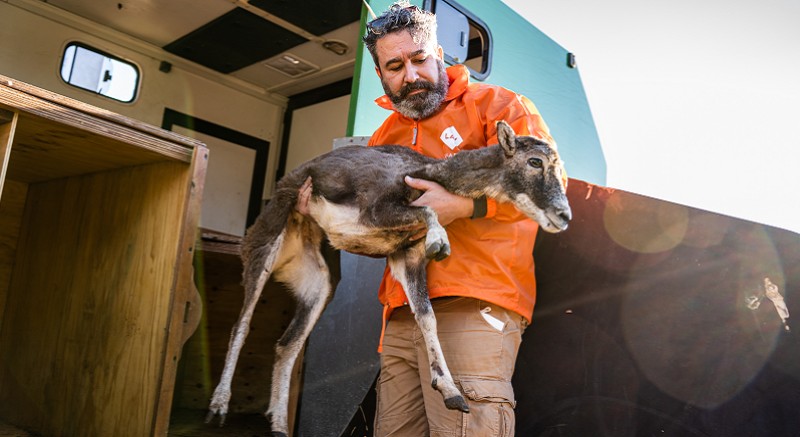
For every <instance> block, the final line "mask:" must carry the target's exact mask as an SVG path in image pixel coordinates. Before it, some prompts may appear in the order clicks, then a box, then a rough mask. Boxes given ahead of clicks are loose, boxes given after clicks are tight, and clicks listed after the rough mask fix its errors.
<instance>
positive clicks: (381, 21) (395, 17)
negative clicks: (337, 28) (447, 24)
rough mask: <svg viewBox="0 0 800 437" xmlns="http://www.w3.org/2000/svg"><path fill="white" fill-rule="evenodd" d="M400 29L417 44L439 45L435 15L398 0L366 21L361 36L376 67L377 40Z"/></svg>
mask: <svg viewBox="0 0 800 437" xmlns="http://www.w3.org/2000/svg"><path fill="white" fill-rule="evenodd" d="M402 30H406V31H408V33H409V34H411V38H413V39H414V42H415V43H417V44H420V43H423V44H428V45H432V47H434V48H435V47H437V46H438V45H439V42H438V40H437V39H436V16H435V15H433V13H432V12H429V11H426V10H423V9H419V8H417V7H416V6H413V5H412V4H411V3H409V2H408V1H407V0H400V1H398V2H396V3H393V4H392V5H391V6H389V9H387V10H386V12H384V13H382V14H381V15H379V16H378V17H377V18H375V19H374V20H372V21H370V22H369V23H367V34H366V35H364V38H363V39H364V44H366V46H367V50H369V53H370V54H371V55H372V60H373V61H374V62H375V65H376V66H377V67H378V68H380V66H379V65H378V53H377V49H376V45H377V43H378V40H379V39H381V38H383V37H384V36H386V35H388V34H390V33H395V32H400V31H402Z"/></svg>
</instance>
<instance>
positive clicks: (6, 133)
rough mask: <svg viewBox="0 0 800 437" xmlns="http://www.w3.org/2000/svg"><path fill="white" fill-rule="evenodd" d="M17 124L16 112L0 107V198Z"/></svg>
mask: <svg viewBox="0 0 800 437" xmlns="http://www.w3.org/2000/svg"><path fill="white" fill-rule="evenodd" d="M16 126H17V114H16V113H14V112H12V111H9V110H6V109H3V108H0V198H2V196H3V182H5V180H6V169H7V168H8V158H9V154H10V153H11V142H12V141H13V140H14V130H15V129H16Z"/></svg>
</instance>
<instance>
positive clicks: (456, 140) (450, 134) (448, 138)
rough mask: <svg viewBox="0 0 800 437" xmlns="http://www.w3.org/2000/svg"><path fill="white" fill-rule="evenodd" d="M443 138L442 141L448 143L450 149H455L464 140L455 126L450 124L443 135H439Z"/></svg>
mask: <svg viewBox="0 0 800 437" xmlns="http://www.w3.org/2000/svg"><path fill="white" fill-rule="evenodd" d="M439 138H441V139H442V142H443V143H445V144H447V147H449V148H450V150H453V149H455V148H456V147H458V145H459V144H461V143H463V142H464V140H463V139H461V135H460V134H459V133H458V131H457V130H456V127H455V126H450V127H448V128H447V129H445V130H444V131H443V132H442V136H441V137H439Z"/></svg>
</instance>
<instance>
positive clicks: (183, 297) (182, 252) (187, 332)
mask: <svg viewBox="0 0 800 437" xmlns="http://www.w3.org/2000/svg"><path fill="white" fill-rule="evenodd" d="M207 166H208V150H207V149H206V148H205V147H204V146H202V145H201V146H198V147H197V148H195V150H194V159H192V165H191V169H190V171H191V178H189V179H188V180H187V181H186V189H185V197H184V198H183V199H182V200H183V202H182V203H181V204H182V205H185V206H184V210H183V215H182V217H181V220H180V221H179V223H180V226H181V229H180V238H179V241H178V247H177V256H176V258H175V273H174V282H173V285H172V289H173V290H174V298H173V300H172V307H171V310H170V313H171V316H170V321H169V329H168V331H167V336H166V338H165V343H166V350H165V356H164V371H163V374H162V378H161V383H160V387H159V397H158V400H157V403H156V404H155V421H154V429H153V433H152V435H156V436H162V435H166V434H167V431H168V430H169V421H170V411H171V409H172V399H173V396H174V393H175V378H176V376H177V373H178V362H179V359H180V356H181V350H182V348H183V345H184V343H185V342H186V340H188V338H189V337H190V336H191V335H192V334H193V333H194V331H195V330H196V329H197V326H198V324H199V323H200V319H201V313H202V304H201V299H200V295H199V293H198V291H197V288H196V287H195V284H194V276H195V274H194V267H193V260H194V253H195V252H194V251H195V243H196V241H197V237H198V235H197V233H198V229H199V226H198V225H199V222H200V209H201V201H202V198H203V188H204V186H205V177H206V170H207Z"/></svg>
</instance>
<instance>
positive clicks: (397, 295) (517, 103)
mask: <svg viewBox="0 0 800 437" xmlns="http://www.w3.org/2000/svg"><path fill="white" fill-rule="evenodd" d="M447 75H448V77H449V80H450V89H449V91H448V93H447V96H446V98H445V103H444V109H442V110H441V111H439V112H438V113H436V114H435V115H433V116H432V117H430V118H427V119H424V120H421V121H416V120H412V119H410V118H407V117H404V116H402V115H400V113H398V112H396V111H395V112H393V113H392V114H391V115H389V117H388V118H387V119H386V121H384V122H383V124H382V125H381V126H380V127H379V128H378V130H376V131H375V133H374V134H373V135H372V137H371V138H370V140H369V145H370V146H374V145H379V144H399V145H404V146H407V147H410V148H412V149H414V150H416V151H418V152H420V153H423V154H425V155H428V156H432V157H434V158H445V157H447V156H449V155H452V154H454V153H458V152H459V151H461V150H468V149H477V148H481V147H486V146H487V145H493V144H497V143H498V141H497V132H496V126H495V123H496V121H498V120H505V121H506V122H508V123H509V124H510V125H511V127H512V128H513V129H514V132H516V133H517V134H518V135H535V136H538V137H540V138H544V139H546V140H549V141H552V138H551V137H550V134H549V131H548V128H547V126H546V125H545V123H544V121H543V120H542V117H541V116H540V115H539V112H538V111H537V109H536V107H535V106H534V104H533V102H531V101H530V100H529V99H528V98H526V97H524V96H521V95H518V94H516V93H514V92H512V91H510V90H507V89H505V88H502V87H499V86H494V85H488V84H481V83H470V82H469V72H468V70H467V69H466V67H464V66H463V65H455V66H452V67H449V68H448V69H447ZM376 102H377V103H378V105H379V106H381V107H382V108H384V109H389V110H393V107H392V104H391V102H390V100H389V98H388V97H387V96H385V95H384V96H382V97H380V98H379V99H377V100H376ZM487 207H488V208H487V215H486V217H485V218H481V219H468V218H467V219H458V220H455V221H454V222H452V223H451V224H450V225H448V226H447V235H448V237H449V239H450V245H451V254H450V256H449V257H448V258H446V259H445V260H444V261H440V262H431V263H429V264H428V292H429V293H430V296H431V298H434V297H443V296H467V297H473V298H477V299H481V300H484V301H488V302H492V303H494V304H496V305H499V306H501V307H503V308H506V309H508V310H512V311H514V312H516V313H518V314H520V315H522V316H523V317H525V318H526V319H528V321H530V320H531V317H532V315H533V306H534V303H535V300H536V280H535V278H534V266H533V243H534V239H535V238H536V231H537V230H538V225H537V224H536V223H535V222H534V221H533V220H531V219H529V218H527V217H526V216H525V215H523V214H522V213H520V212H519V211H518V210H517V209H516V208H515V207H514V206H513V205H511V204H497V203H496V202H494V201H493V200H492V199H488V202H487ZM378 298H379V300H380V301H381V303H382V304H384V306H385V313H384V316H385V317H387V316H388V313H389V312H390V311H391V309H393V308H397V307H399V306H402V305H406V304H407V301H406V296H405V293H404V292H403V288H402V286H401V285H400V284H399V283H398V282H397V281H396V280H395V279H394V278H393V277H392V276H391V274H390V273H389V270H388V267H387V269H386V271H385V272H384V275H383V281H382V283H381V287H380V290H379V292H378Z"/></svg>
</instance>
